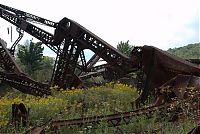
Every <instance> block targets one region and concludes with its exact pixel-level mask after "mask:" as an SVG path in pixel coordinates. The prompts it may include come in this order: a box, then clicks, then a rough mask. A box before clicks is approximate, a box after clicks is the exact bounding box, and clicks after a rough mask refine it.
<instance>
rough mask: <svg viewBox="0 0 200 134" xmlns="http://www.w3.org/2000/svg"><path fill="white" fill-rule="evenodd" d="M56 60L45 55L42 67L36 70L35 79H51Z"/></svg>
mask: <svg viewBox="0 0 200 134" xmlns="http://www.w3.org/2000/svg"><path fill="white" fill-rule="evenodd" d="M54 61H55V59H54V58H52V57H48V56H43V59H42V66H41V69H40V70H37V71H35V73H34V77H35V79H36V80H38V81H50V79H51V76H52V72H53V65H54Z"/></svg>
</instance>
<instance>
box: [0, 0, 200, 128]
mask: <svg viewBox="0 0 200 134" xmlns="http://www.w3.org/2000/svg"><path fill="white" fill-rule="evenodd" d="M0 17H1V18H3V19H4V20H6V21H8V22H10V23H11V24H13V25H15V26H16V27H17V31H18V32H19V37H18V39H17V40H16V41H15V43H14V44H13V46H12V47H11V48H10V49H8V48H6V43H5V42H4V41H3V40H0V68H1V71H0V82H1V83H4V84H8V85H10V86H11V87H14V88H16V89H18V90H20V91H22V92H24V93H28V94H32V95H35V96H42V95H44V94H47V95H50V94H51V92H50V90H49V87H50V86H52V85H58V86H59V87H60V88H64V89H65V88H71V87H83V86H84V85H83V80H84V79H88V78H91V77H95V76H99V75H104V78H108V79H109V80H114V79H115V80H116V79H119V78H121V77H123V76H125V75H126V74H128V73H131V72H134V71H137V70H142V72H144V73H142V74H143V75H141V76H140V80H138V83H140V84H141V83H144V84H143V85H142V88H143V89H142V93H141V95H140V97H139V98H138V99H137V102H142V103H144V102H145V101H146V99H147V97H148V95H149V94H151V93H153V92H154V91H155V89H157V101H156V104H155V106H150V107H148V108H142V109H138V110H136V111H131V112H125V113H119V114H114V115H108V116H98V117H91V118H82V119H75V120H62V121H53V122H52V126H54V127H60V126H63V125H75V124H76V125H80V124H85V123H97V122H99V121H100V120H102V119H103V120H106V121H107V122H108V123H111V124H112V125H113V126H117V125H120V122H121V121H122V120H123V121H124V122H125V123H128V120H129V119H130V117H134V116H136V115H140V114H144V113H149V112H153V111H155V107H157V109H163V108H166V107H165V106H166V105H167V106H169V105H170V103H169V100H167V99H164V98H165V97H163V95H164V96H166V94H165V92H163V91H162V90H163V89H164V90H165V89H170V90H171V91H173V93H174V96H176V97H179V98H182V99H183V98H184V99H185V100H184V101H189V100H191V99H193V98H189V100H188V98H187V97H186V98H185V97H184V96H185V95H184V94H185V92H186V89H187V88H189V87H195V88H196V89H199V88H200V68H199V67H198V66H197V65H194V64H193V63H191V62H189V61H186V60H184V59H181V58H178V57H175V56H173V55H171V54H169V53H167V52H165V51H162V50H160V49H158V48H155V47H152V46H143V47H134V49H133V50H132V53H131V56H130V57H127V56H125V55H124V54H122V53H120V52H119V51H118V50H116V49H115V48H114V47H112V46H111V45H109V44H108V43H107V42H105V41H104V40H102V39H101V38H99V37H98V36H96V35H95V34H93V33H92V32H90V31H89V30H87V29H86V28H84V27H83V26H81V25H79V24H78V23H77V22H75V21H73V20H70V19H68V18H63V19H62V20H61V21H59V22H58V23H56V22H53V21H50V20H47V19H44V18H41V17H38V16H35V15H33V14H30V13H26V12H24V11H20V10H17V9H14V8H12V7H8V6H5V5H2V4H0ZM30 22H33V23H34V22H36V23H38V24H42V25H46V26H49V27H52V28H55V32H54V35H53V34H50V33H48V32H46V31H45V30H43V29H41V28H39V27H37V26H35V25H33V24H32V23H30ZM24 31H25V32H27V33H29V34H30V35H32V36H33V37H35V38H37V39H38V40H40V41H41V42H42V43H43V44H45V45H46V46H48V47H49V48H50V49H51V50H52V51H54V52H55V53H56V55H57V57H56V61H55V65H54V69H53V74H52V78H51V83H50V84H45V83H41V82H37V81H35V80H32V79H31V78H29V77H28V76H27V75H26V74H24V73H23V72H22V71H21V70H20V68H19V67H18V66H17V64H16V62H15V60H14V58H13V55H14V51H15V47H16V45H17V44H18V42H19V41H20V39H21V38H22V37H23V33H24ZM86 49H89V50H91V51H93V52H94V55H93V56H92V57H91V59H89V60H88V61H87V62H86V59H85V51H84V50H86ZM100 58H102V59H103V60H105V61H106V62H107V64H104V65H100V66H94V65H95V64H96V63H97V62H98V61H99V59H100ZM78 60H80V61H81V62H78ZM194 62H198V61H194ZM77 70H78V71H77ZM90 72H93V73H90ZM179 89H184V90H179ZM197 91H198V90H197ZM198 95H199V94H198V92H197V95H196V96H195V97H199V96H198ZM195 97H194V98H195ZM164 102H165V103H164ZM171 103H173V101H172V102H171ZM138 104H139V103H138Z"/></svg>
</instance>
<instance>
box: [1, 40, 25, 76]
mask: <svg viewBox="0 0 200 134" xmlns="http://www.w3.org/2000/svg"><path fill="white" fill-rule="evenodd" d="M0 68H1V69H2V70H5V71H6V72H15V73H16V74H20V73H22V71H21V69H20V68H19V67H18V65H17V64H16V62H15V60H14V58H13V57H12V55H11V54H10V52H9V51H8V49H7V48H6V42H5V41H3V40H2V39H0Z"/></svg>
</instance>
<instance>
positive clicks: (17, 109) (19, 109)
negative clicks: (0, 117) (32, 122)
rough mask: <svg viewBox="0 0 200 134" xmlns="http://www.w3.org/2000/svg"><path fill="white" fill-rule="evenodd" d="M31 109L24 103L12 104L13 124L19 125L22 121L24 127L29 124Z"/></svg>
mask: <svg viewBox="0 0 200 134" xmlns="http://www.w3.org/2000/svg"><path fill="white" fill-rule="evenodd" d="M28 117H29V111H28V109H27V108H26V107H25V105H24V104H23V103H20V104H12V124H13V125H14V126H15V127H19V125H20V124H21V123H22V126H23V127H26V126H27V123H28Z"/></svg>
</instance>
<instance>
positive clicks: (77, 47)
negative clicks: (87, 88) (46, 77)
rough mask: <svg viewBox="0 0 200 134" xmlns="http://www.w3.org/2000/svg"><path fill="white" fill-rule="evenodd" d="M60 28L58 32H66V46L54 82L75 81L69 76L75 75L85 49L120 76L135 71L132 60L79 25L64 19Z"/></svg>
mask: <svg viewBox="0 0 200 134" xmlns="http://www.w3.org/2000/svg"><path fill="white" fill-rule="evenodd" d="M58 28H59V29H57V30H58V31H65V36H64V37H63V40H64V41H65V45H64V47H63V52H62V55H60V57H59V60H60V61H59V62H58V66H57V73H55V76H54V81H56V80H58V78H61V79H60V80H59V82H57V83H60V82H61V83H63V81H65V80H68V81H69V80H73V78H68V77H67V76H69V75H70V77H71V76H73V75H74V74H75V72H74V71H75V68H76V67H77V64H76V63H77V60H78V57H79V55H80V54H81V52H82V51H83V50H84V49H90V50H91V51H93V52H94V53H95V54H97V55H98V56H99V57H101V58H102V59H104V60H105V61H106V62H107V63H108V64H109V65H110V66H111V68H112V69H113V70H114V71H116V72H117V73H118V74H119V75H120V74H122V75H123V74H126V73H128V72H131V71H133V70H134V69H135V68H132V64H131V60H130V59H129V58H128V57H127V56H125V55H123V54H122V53H120V52H118V51H117V50H116V49H115V48H114V47H112V46H111V45H109V44H108V43H106V42H105V41H103V40H102V39H100V38H99V37H97V36H96V35H94V34H93V33H92V32H90V31H88V30H87V29H85V28H84V27H82V26H81V25H79V24H78V23H76V22H74V21H72V20H70V19H68V18H63V19H62V20H61V21H60V22H59V23H58ZM68 73H71V74H68ZM56 75H57V76H56ZM57 83H56V84H57ZM58 85H59V84H58ZM72 86H74V84H72Z"/></svg>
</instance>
